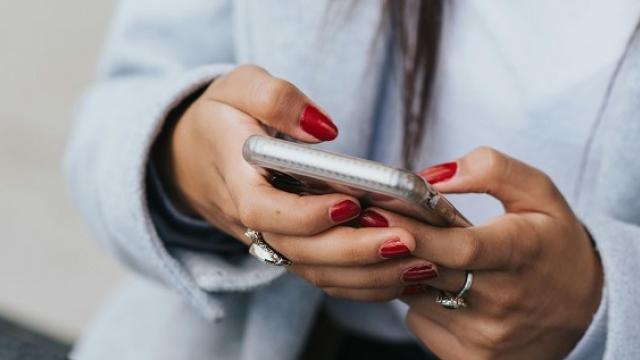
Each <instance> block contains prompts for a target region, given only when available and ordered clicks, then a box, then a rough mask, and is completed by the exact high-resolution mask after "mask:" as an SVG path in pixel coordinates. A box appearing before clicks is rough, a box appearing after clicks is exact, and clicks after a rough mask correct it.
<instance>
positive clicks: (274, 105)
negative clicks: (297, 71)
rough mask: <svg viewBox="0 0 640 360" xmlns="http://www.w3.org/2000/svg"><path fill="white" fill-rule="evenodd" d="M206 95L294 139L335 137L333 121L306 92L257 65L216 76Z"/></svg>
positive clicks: (315, 139)
mask: <svg viewBox="0 0 640 360" xmlns="http://www.w3.org/2000/svg"><path fill="white" fill-rule="evenodd" d="M206 96H207V98H209V99H211V100H215V101H219V102H222V103H226V104H228V105H230V106H233V107H235V108H237V109H239V110H241V111H243V112H245V113H247V114H249V115H251V116H252V117H254V118H256V119H258V120H260V122H262V123H263V124H265V125H268V126H270V127H272V128H274V129H276V130H278V131H281V132H283V133H286V134H288V135H290V136H292V137H294V138H296V139H298V140H302V141H305V142H318V141H328V140H333V139H335V138H336V137H337V136H338V128H337V127H336V126H335V124H334V123H333V122H332V121H331V120H330V119H329V117H327V115H326V114H324V113H323V112H322V111H320V110H319V109H318V107H317V106H315V105H314V104H313V103H312V101H311V100H309V98H307V96H306V95H304V94H303V93H302V92H301V91H300V90H299V89H298V88H296V87H295V86H294V85H292V84H291V83H289V82H287V81H285V80H282V79H279V78H276V77H274V76H272V75H270V74H269V73H268V72H267V71H265V70H264V69H262V68H260V67H258V66H253V65H244V66H240V67H238V68H236V69H235V70H234V71H232V72H230V73H229V74H226V75H224V76H222V77H220V78H218V79H216V81H214V82H213V84H211V86H210V87H209V89H208V90H207V94H206Z"/></svg>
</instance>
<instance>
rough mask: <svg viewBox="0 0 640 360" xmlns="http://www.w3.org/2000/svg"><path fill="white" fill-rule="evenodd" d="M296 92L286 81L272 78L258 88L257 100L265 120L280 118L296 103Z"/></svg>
mask: <svg viewBox="0 0 640 360" xmlns="http://www.w3.org/2000/svg"><path fill="white" fill-rule="evenodd" d="M295 94H296V90H295V88H294V87H293V85H292V84H291V83H289V82H288V81H286V80H282V79H277V78H271V79H269V80H267V81H265V82H263V83H261V85H260V86H258V90H257V94H256V95H257V96H256V100H257V102H258V105H259V106H260V109H261V115H262V116H264V117H265V118H270V119H271V118H279V117H281V116H282V115H283V113H284V112H285V111H286V109H289V108H290V107H291V105H292V103H293V102H294V99H295Z"/></svg>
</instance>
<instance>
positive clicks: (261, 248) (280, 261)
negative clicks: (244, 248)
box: [244, 228, 293, 266]
mask: <svg viewBox="0 0 640 360" xmlns="http://www.w3.org/2000/svg"><path fill="white" fill-rule="evenodd" d="M244 236H246V237H248V238H249V239H250V240H251V246H249V254H251V255H252V256H253V257H255V258H256V259H258V260H260V261H262V262H265V263H267V264H269V265H274V266H291V265H292V264H293V263H292V262H291V260H289V259H287V258H286V257H285V256H284V255H282V254H280V253H279V252H277V251H275V250H274V249H273V248H272V247H271V246H269V244H267V242H266V241H264V237H263V236H262V233H261V232H259V231H255V230H253V229H249V228H247V230H246V231H245V232H244Z"/></svg>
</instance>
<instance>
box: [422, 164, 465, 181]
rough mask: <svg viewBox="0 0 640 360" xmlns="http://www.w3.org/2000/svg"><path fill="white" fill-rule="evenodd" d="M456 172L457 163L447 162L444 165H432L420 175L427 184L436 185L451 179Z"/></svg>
mask: <svg viewBox="0 0 640 360" xmlns="http://www.w3.org/2000/svg"><path fill="white" fill-rule="evenodd" d="M456 171H458V163H457V162H455V161H454V162H448V163H444V164H438V165H434V166H432V167H430V168H428V169H426V170H423V171H422V172H421V173H420V176H422V177H423V178H425V180H427V181H428V182H429V184H437V183H439V182H442V181H445V180H449V179H451V178H452V177H453V176H454V175H455V174H456Z"/></svg>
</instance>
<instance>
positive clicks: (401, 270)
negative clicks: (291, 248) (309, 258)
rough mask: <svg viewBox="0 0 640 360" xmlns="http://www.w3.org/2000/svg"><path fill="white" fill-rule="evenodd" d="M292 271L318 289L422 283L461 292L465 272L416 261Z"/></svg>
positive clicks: (307, 267) (295, 268)
mask: <svg viewBox="0 0 640 360" xmlns="http://www.w3.org/2000/svg"><path fill="white" fill-rule="evenodd" d="M289 271H291V272H293V273H296V274H298V275H299V276H300V277H302V278H304V279H305V280H307V281H309V282H311V283H312V284H314V285H315V286H317V287H321V288H325V287H342V288H354V289H364V288H384V287H409V286H411V285H415V284H423V285H428V286H431V287H435V288H438V289H442V290H447V291H453V292H457V291H459V290H460V289H461V288H462V286H463V284H464V280H465V274H464V272H463V271H458V270H451V269H446V268H442V269H439V268H438V267H437V266H436V265H435V264H433V263H431V262H429V261H425V260H422V259H417V258H407V259H401V260H393V261H385V262H381V263H378V264H373V265H365V266H357V267H356V266H349V267H346V266H326V265H294V266H291V267H290V268H289Z"/></svg>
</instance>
